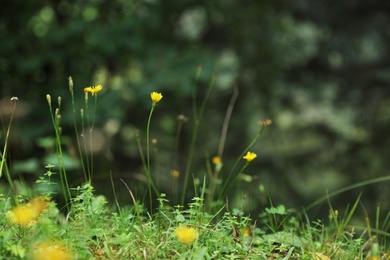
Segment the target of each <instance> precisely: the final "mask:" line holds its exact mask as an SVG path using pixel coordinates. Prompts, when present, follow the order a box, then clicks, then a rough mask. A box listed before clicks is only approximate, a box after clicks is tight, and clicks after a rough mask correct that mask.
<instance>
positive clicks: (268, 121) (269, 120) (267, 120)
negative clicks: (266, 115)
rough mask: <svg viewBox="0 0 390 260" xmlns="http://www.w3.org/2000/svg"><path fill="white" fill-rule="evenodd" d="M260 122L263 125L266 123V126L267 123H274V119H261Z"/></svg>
mask: <svg viewBox="0 0 390 260" xmlns="http://www.w3.org/2000/svg"><path fill="white" fill-rule="evenodd" d="M260 124H261V125H264V126H266V125H271V124H272V120H271V119H265V120H261V121H260Z"/></svg>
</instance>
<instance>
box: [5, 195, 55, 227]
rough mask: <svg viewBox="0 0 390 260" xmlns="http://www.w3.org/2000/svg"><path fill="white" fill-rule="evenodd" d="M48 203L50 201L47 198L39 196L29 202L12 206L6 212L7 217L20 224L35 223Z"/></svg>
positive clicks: (13, 222)
mask: <svg viewBox="0 0 390 260" xmlns="http://www.w3.org/2000/svg"><path fill="white" fill-rule="evenodd" d="M47 205H48V201H47V200H46V199H45V198H43V197H37V198H35V199H32V200H31V201H30V202H29V203H26V204H24V205H20V206H17V207H14V208H12V209H11V210H9V211H8V212H7V213H6V217H7V219H8V221H9V222H10V223H12V224H16V225H20V226H26V225H28V224H33V223H34V222H33V221H35V220H36V218H37V217H38V216H39V215H40V214H41V213H42V211H43V210H44V209H45V208H46V207H47Z"/></svg>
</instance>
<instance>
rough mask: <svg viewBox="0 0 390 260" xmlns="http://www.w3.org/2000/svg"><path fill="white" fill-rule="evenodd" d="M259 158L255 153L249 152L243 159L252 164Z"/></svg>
mask: <svg viewBox="0 0 390 260" xmlns="http://www.w3.org/2000/svg"><path fill="white" fill-rule="evenodd" d="M256 157H257V154H255V153H252V152H249V151H248V152H247V153H246V155H245V156H244V157H242V158H243V159H245V160H246V161H247V162H251V161H253V159H255V158H256Z"/></svg>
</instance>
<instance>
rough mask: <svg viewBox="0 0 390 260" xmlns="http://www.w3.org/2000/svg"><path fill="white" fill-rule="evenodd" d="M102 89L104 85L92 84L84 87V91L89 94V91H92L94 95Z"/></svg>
mask: <svg viewBox="0 0 390 260" xmlns="http://www.w3.org/2000/svg"><path fill="white" fill-rule="evenodd" d="M102 89H103V86H102V85H97V86H91V87H87V88H84V93H85V94H87V93H88V92H91V94H92V96H93V95H95V93H98V92H99V91H100V90H102Z"/></svg>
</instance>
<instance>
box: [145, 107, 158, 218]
mask: <svg viewBox="0 0 390 260" xmlns="http://www.w3.org/2000/svg"><path fill="white" fill-rule="evenodd" d="M155 107H156V104H155V103H153V104H152V108H151V109H150V113H149V117H148V124H147V126H146V163H147V164H146V166H147V168H146V169H147V171H146V175H147V177H148V192H149V200H150V210H151V211H152V209H153V200H152V188H153V190H154V192H155V194H156V195H157V196H158V195H159V192H158V191H157V189H156V187H155V186H154V183H153V180H152V177H151V173H150V122H151V119H152V115H153V111H154V108H155Z"/></svg>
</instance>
